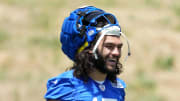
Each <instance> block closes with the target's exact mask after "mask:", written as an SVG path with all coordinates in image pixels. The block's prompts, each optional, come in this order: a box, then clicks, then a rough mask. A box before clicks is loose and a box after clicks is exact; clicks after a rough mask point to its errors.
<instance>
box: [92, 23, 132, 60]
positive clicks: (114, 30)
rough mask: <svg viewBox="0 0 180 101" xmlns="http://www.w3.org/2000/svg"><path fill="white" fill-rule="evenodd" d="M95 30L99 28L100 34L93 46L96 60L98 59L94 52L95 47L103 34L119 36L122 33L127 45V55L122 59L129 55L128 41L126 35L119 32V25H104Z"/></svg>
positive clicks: (94, 50) (94, 52)
mask: <svg viewBox="0 0 180 101" xmlns="http://www.w3.org/2000/svg"><path fill="white" fill-rule="evenodd" d="M97 30H101V31H100V32H101V35H100V37H99V39H98V40H97V42H96V44H95V46H94V48H93V54H94V56H95V59H96V60H97V59H98V56H97V54H96V49H97V47H98V45H99V43H100V42H101V40H102V39H103V37H104V36H105V35H113V36H120V35H122V37H124V39H125V40H126V42H127V45H128V54H127V56H126V57H125V60H124V61H126V60H127V58H128V56H130V55H131V52H130V45H129V41H128V39H127V37H126V36H125V34H124V33H122V32H120V27H119V26H109V27H106V26H105V27H104V28H100V29H97Z"/></svg>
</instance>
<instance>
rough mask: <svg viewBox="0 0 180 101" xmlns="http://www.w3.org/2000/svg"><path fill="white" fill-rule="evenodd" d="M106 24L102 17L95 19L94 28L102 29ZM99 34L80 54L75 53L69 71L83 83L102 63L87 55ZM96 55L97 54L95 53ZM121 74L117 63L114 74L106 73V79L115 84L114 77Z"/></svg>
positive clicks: (90, 54) (119, 64) (120, 65)
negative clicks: (71, 70) (72, 70)
mask: <svg viewBox="0 0 180 101" xmlns="http://www.w3.org/2000/svg"><path fill="white" fill-rule="evenodd" d="M107 24H108V22H107V20H106V19H104V18H103V17H100V18H99V19H97V25H96V27H103V26H105V25H107ZM99 36H100V34H97V35H96V37H95V39H94V41H93V42H92V43H91V44H90V46H89V47H87V48H86V49H84V50H83V51H82V52H80V53H77V54H76V56H75V60H74V64H73V66H72V67H71V68H70V69H74V74H73V75H74V76H75V77H77V78H79V79H82V80H83V81H84V82H87V80H88V75H89V74H90V73H91V72H93V70H94V68H96V69H101V68H99V67H102V64H103V61H97V60H96V59H95V57H94V55H93V54H92V53H89V51H90V50H92V49H93V47H94V45H95V44H96V41H97V39H98V38H99ZM97 53H98V52H97ZM121 72H122V64H121V63H120V62H118V63H117V66H116V71H115V73H108V74H107V79H109V80H110V81H111V82H113V83H116V82H117V81H116V76H117V74H120V73H121Z"/></svg>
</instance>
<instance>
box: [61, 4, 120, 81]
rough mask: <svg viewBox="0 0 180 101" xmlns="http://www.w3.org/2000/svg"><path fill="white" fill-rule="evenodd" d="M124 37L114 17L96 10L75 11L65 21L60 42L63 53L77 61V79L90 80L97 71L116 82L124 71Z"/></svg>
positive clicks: (75, 66) (75, 65)
mask: <svg viewBox="0 0 180 101" xmlns="http://www.w3.org/2000/svg"><path fill="white" fill-rule="evenodd" d="M121 34H122V33H121V28H120V26H119V24H118V21H117V19H116V18H115V16H114V15H113V14H111V13H106V12H105V11H103V10H101V9H99V8H95V7H93V6H88V7H85V8H79V9H76V10H75V11H73V12H72V13H71V14H70V16H69V17H67V18H66V19H65V20H64V23H63V26H62V32H61V37H60V38H61V43H62V50H63V52H64V53H65V54H66V55H67V56H68V57H69V58H70V59H72V60H73V61H74V66H73V67H72V68H73V69H75V72H74V73H75V76H76V77H83V78H87V77H88V74H89V73H90V72H92V71H93V70H94V69H95V68H96V69H97V70H99V71H100V72H102V73H106V74H110V75H111V76H110V80H113V79H115V77H116V75H117V74H119V73H120V72H121V71H122V65H121V63H120V62H119V58H120V56H121V47H122V41H121V39H120V37H121Z"/></svg>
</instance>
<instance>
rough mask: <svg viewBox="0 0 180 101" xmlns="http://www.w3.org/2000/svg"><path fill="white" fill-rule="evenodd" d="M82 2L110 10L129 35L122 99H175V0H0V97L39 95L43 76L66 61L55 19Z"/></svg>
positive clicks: (35, 100)
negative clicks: (129, 48) (125, 85)
mask: <svg viewBox="0 0 180 101" xmlns="http://www.w3.org/2000/svg"><path fill="white" fill-rule="evenodd" d="M85 5H93V6H96V7H98V8H102V9H104V10H105V11H107V12H111V13H113V14H114V15H115V16H116V17H117V18H118V20H119V23H120V25H121V27H122V31H123V32H125V33H126V35H127V36H128V38H129V40H130V44H131V51H132V56H131V57H130V58H128V61H127V62H126V63H125V65H124V72H123V74H121V75H120V77H121V78H122V79H123V80H124V81H125V82H126V83H127V88H126V101H179V100H180V96H179V91H180V86H179V85H180V73H179V72H180V68H179V67H180V62H178V61H180V54H179V51H180V1H179V0H0V101H42V100H44V99H43V96H44V94H45V92H46V81H47V80H48V79H49V78H50V77H53V76H56V75H58V74H60V73H62V72H64V71H65V69H66V68H67V67H70V66H72V62H71V61H70V60H69V59H68V58H67V57H66V56H65V55H64V54H63V53H62V51H61V44H60V43H59V33H60V30H61V24H62V22H63V20H64V18H65V17H66V16H68V15H69V13H70V12H71V11H72V10H74V9H76V8H78V7H81V6H85Z"/></svg>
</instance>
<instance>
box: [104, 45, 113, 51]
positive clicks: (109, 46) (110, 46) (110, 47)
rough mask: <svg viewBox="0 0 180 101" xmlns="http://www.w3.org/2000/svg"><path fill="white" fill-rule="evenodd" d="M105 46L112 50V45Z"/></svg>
mask: <svg viewBox="0 0 180 101" xmlns="http://www.w3.org/2000/svg"><path fill="white" fill-rule="evenodd" d="M106 48H108V49H110V50H112V49H113V48H114V47H113V46H112V45H107V46H106Z"/></svg>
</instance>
